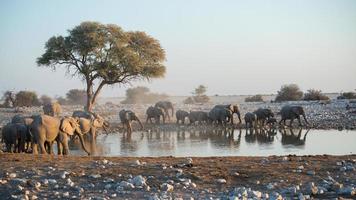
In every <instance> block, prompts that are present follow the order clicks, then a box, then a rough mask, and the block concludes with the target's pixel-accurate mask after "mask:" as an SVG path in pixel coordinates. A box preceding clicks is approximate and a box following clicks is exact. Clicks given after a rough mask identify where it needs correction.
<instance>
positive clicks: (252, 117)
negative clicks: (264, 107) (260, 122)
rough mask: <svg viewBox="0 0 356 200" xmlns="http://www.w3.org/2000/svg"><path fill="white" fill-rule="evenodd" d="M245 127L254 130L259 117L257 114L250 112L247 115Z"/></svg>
mask: <svg viewBox="0 0 356 200" xmlns="http://www.w3.org/2000/svg"><path fill="white" fill-rule="evenodd" d="M244 119H245V125H246V128H253V127H255V125H256V121H257V116H256V114H255V113H251V112H248V113H246V114H245V117H244Z"/></svg>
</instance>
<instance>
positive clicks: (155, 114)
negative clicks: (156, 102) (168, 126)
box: [146, 106, 166, 124]
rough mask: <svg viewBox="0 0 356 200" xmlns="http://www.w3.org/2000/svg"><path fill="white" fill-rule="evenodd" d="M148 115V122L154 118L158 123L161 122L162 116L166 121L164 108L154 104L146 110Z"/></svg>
mask: <svg viewBox="0 0 356 200" xmlns="http://www.w3.org/2000/svg"><path fill="white" fill-rule="evenodd" d="M146 115H147V119H146V123H147V122H148V120H149V121H150V123H152V118H154V119H155V122H156V124H159V121H160V118H161V116H162V119H163V123H165V121H166V118H165V114H164V110H163V109H161V108H159V107H153V106H150V107H148V108H147V110H146Z"/></svg>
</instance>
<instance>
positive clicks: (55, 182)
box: [48, 179, 57, 184]
mask: <svg viewBox="0 0 356 200" xmlns="http://www.w3.org/2000/svg"><path fill="white" fill-rule="evenodd" d="M48 183H49V184H57V180H56V179H48Z"/></svg>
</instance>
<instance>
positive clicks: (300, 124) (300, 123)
mask: <svg viewBox="0 0 356 200" xmlns="http://www.w3.org/2000/svg"><path fill="white" fill-rule="evenodd" d="M297 119H298V123H299V126H302V122H301V121H300V117H299V116H298V117H297Z"/></svg>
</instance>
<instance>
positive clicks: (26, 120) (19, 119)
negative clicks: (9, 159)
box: [11, 114, 33, 152]
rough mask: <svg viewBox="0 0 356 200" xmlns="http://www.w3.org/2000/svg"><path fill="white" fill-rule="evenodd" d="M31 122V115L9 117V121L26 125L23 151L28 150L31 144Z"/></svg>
mask: <svg viewBox="0 0 356 200" xmlns="http://www.w3.org/2000/svg"><path fill="white" fill-rule="evenodd" d="M32 122H33V116H31V117H29V116H23V115H20V114H18V115H15V116H14V117H12V119H11V123H13V124H14V123H18V124H23V125H25V126H26V140H25V151H26V152H28V151H29V149H30V146H31V140H32V134H31V131H30V126H31V123H32Z"/></svg>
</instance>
